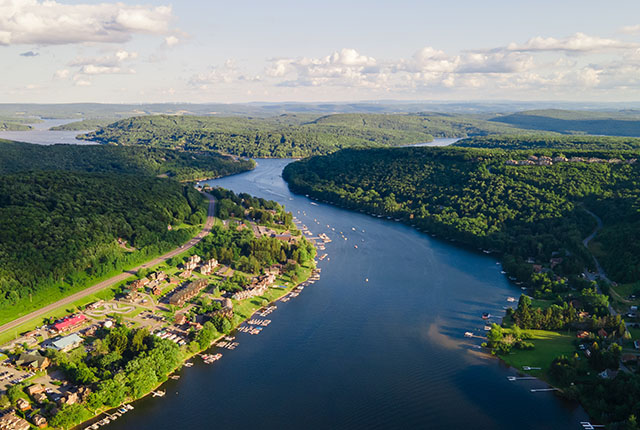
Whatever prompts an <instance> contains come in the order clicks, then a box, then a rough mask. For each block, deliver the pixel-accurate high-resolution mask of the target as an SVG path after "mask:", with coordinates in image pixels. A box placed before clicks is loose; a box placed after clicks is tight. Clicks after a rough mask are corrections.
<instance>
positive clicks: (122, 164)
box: [0, 139, 254, 180]
mask: <svg viewBox="0 0 640 430" xmlns="http://www.w3.org/2000/svg"><path fill="white" fill-rule="evenodd" d="M253 166H254V162H253V161H251V160H234V159H233V158H231V157H228V156H222V155H219V154H217V153H214V152H207V153H185V152H180V151H172V150H165V149H155V148H144V147H112V146H102V145H33V144H29V143H20V142H10V141H6V140H2V139H0V173H4V174H6V173H17V172H24V171H39V170H69V171H75V172H112V173H119V174H137V175H145V176H156V175H166V176H168V177H170V178H174V179H177V180H193V179H202V178H214V177H218V176H226V175H232V174H234V173H240V172H244V171H246V170H250V169H252V168H253Z"/></svg>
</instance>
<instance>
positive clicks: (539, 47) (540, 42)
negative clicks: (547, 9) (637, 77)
mask: <svg viewBox="0 0 640 430" xmlns="http://www.w3.org/2000/svg"><path fill="white" fill-rule="evenodd" d="M637 46H638V44H637V43H628V42H623V41H620V40H616V39H606V38H602V37H597V36H589V35H586V34H584V33H576V34H574V35H572V36H569V37H565V38H564V39H556V38H554V37H540V36H538V37H534V38H532V39H529V40H528V41H527V42H525V43H523V44H517V43H510V44H509V45H507V48H506V49H507V50H509V51H520V52H544V51H564V52H597V51H609V50H620V49H629V48H633V47H637Z"/></svg>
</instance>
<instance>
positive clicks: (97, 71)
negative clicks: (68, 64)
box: [80, 64, 135, 75]
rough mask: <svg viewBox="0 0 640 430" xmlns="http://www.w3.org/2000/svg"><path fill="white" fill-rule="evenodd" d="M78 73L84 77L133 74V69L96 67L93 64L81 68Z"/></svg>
mask: <svg viewBox="0 0 640 430" xmlns="http://www.w3.org/2000/svg"><path fill="white" fill-rule="evenodd" d="M80 73H83V74H85V75H107V74H116V73H135V70H134V69H123V68H122V67H118V66H97V65H95V64H87V65H86V66H82V68H81V69H80Z"/></svg>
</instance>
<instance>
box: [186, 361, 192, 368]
mask: <svg viewBox="0 0 640 430" xmlns="http://www.w3.org/2000/svg"><path fill="white" fill-rule="evenodd" d="M192 366H193V363H192V362H190V361H187V362H185V363H184V367H192Z"/></svg>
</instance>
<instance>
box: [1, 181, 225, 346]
mask: <svg viewBox="0 0 640 430" xmlns="http://www.w3.org/2000/svg"><path fill="white" fill-rule="evenodd" d="M203 194H204V195H205V197H207V199H208V200H209V211H208V213H207V220H206V222H205V224H204V228H203V229H202V230H201V231H200V232H199V233H198V234H197V235H196V236H195V237H193V238H192V239H191V240H189V242H187V243H185V244H184V245H182V246H179V247H178V248H176V249H174V250H172V251H169V252H167V253H166V254H164V255H161V256H160V257H157V258H154V259H153V260H151V261H147V262H146V263H144V264H141V265H140V266H137V267H134V268H133V269H130V270H128V271H126V272H122V273H120V274H119V275H116V276H113V277H111V278H109V279H106V280H104V281H102V282H99V283H97V284H95V285H92V286H91V287H89V288H86V289H84V290H82V291H78V292H77V293H74V294H71V295H70V296H67V297H65V298H63V299H60V300H58V301H57V302H54V303H51V304H50V305H47V306H45V307H42V308H40V309H38V310H35V311H33V312H31V313H28V314H26V315H24V316H21V317H20V318H17V319H15V320H13V321H11V322H8V323H6V324H3V325H2V326H0V333H3V332H5V331H8V330H11V329H14V328H16V327H18V326H20V325H21V324H24V323H26V322H27V321H30V320H32V319H34V318H38V317H42V316H44V315H46V314H48V313H49V312H51V311H53V310H55V309H57V308H59V307H62V306H65V305H68V304H71V303H73V302H75V301H77V300H79V299H82V298H83V297H86V296H89V295H91V294H95V293H97V292H98V291H100V290H102V289H105V288H108V287H110V286H112V285H114V284H116V283H118V282H121V281H124V280H125V279H127V278H129V277H130V276H132V275H135V273H136V272H137V271H138V270H140V269H144V268H147V267H153V266H156V265H158V264H160V263H164V262H165V261H167V260H168V259H170V258H172V257H175V256H176V255H178V254H181V253H183V252H184V251H187V250H188V249H190V248H193V247H194V246H195V245H197V244H198V242H200V241H201V240H202V238H203V237H205V236H206V235H207V234H209V232H210V231H211V227H213V220H214V215H215V199H214V197H213V196H212V195H211V194H207V193H203Z"/></svg>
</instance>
